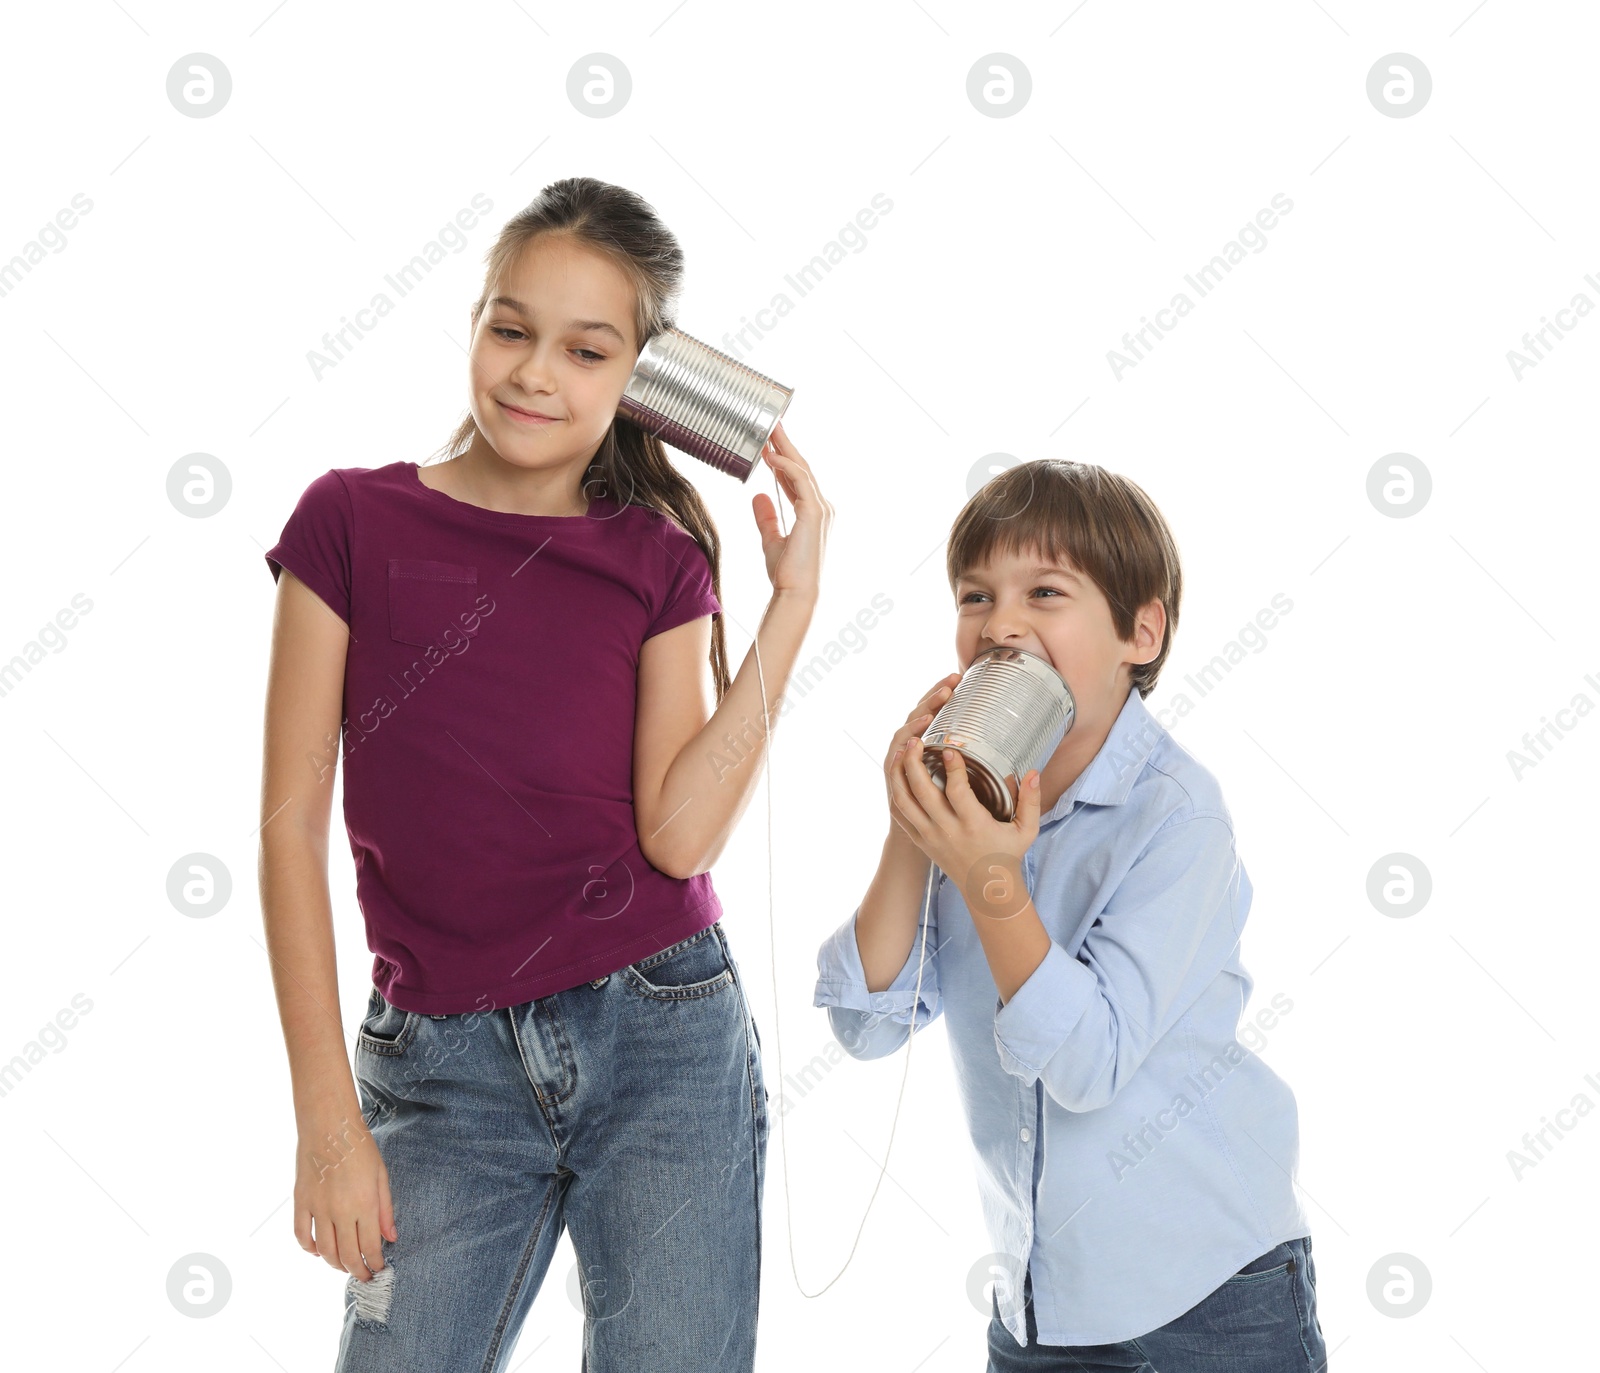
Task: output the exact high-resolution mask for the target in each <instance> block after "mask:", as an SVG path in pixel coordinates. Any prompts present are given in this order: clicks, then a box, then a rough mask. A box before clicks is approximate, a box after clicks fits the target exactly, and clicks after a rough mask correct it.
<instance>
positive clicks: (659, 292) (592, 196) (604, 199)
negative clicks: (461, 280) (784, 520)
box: [430, 176, 732, 702]
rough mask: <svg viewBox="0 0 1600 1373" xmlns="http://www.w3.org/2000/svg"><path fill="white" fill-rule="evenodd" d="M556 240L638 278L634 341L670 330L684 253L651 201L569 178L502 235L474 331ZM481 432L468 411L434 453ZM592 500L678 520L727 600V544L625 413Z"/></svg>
mask: <svg viewBox="0 0 1600 1373" xmlns="http://www.w3.org/2000/svg"><path fill="white" fill-rule="evenodd" d="M549 234H560V235H563V236H564V237H566V238H568V239H570V240H572V241H575V242H578V243H581V244H584V245H585V246H587V247H589V248H593V249H595V250H596V251H598V252H601V253H604V254H605V255H606V256H607V257H608V258H609V259H610V260H611V261H612V262H614V263H615V264H616V265H617V266H618V267H619V268H620V269H621V270H622V271H623V272H624V273H625V274H626V275H627V277H628V279H629V280H630V281H632V282H633V286H634V299H635V301H636V302H637V304H636V306H635V309H634V321H633V323H634V337H635V338H637V339H638V340H639V346H640V347H641V348H642V347H643V346H644V344H645V342H646V341H647V340H649V339H650V338H651V337H652V336H653V335H655V334H657V333H659V332H660V331H661V330H663V329H668V328H671V327H672V326H673V324H674V314H673V312H674V310H675V308H676V304H677V296H678V292H679V290H680V289H681V287H682V283H683V250H682V249H681V248H679V247H678V240H677V239H676V238H674V237H673V235H672V232H671V231H670V230H669V229H668V228H667V227H666V225H665V224H663V223H662V222H661V220H660V219H658V218H657V217H656V212H655V211H654V210H653V209H652V208H651V207H650V205H649V204H648V203H647V202H646V201H645V200H644V199H643V198H642V197H640V196H638V195H636V194H634V192H632V191H629V190H626V189H624V188H623V187H621V186H612V185H608V184H607V183H606V182H604V181H596V180H595V179H594V178H593V177H587V176H572V177H567V178H566V179H564V180H562V181H552V182H551V183H550V184H549V185H548V186H546V187H545V188H544V189H543V190H542V191H540V192H539V194H538V195H537V196H536V197H534V199H533V201H532V202H531V203H530V204H528V206H527V207H526V208H524V209H522V210H520V211H518V213H517V214H516V215H514V216H513V217H512V218H511V219H510V220H508V221H507V223H506V225H505V227H504V228H503V229H501V231H500V236H499V238H497V239H496V240H495V243H494V246H493V247H492V248H490V249H489V252H488V254H487V255H486V258H485V261H486V263H487V270H486V271H485V273H484V283H483V291H482V293H481V294H480V295H479V296H478V301H477V304H475V305H474V306H473V307H472V327H473V331H474V333H476V331H477V327H478V318H479V316H480V315H481V314H482V313H483V308H484V305H485V304H486V303H487V301H488V299H489V297H490V295H491V294H492V293H493V289H494V287H495V284H496V283H497V282H498V281H500V280H502V279H503V276H504V274H505V272H506V270H507V268H509V267H510V266H511V264H512V263H514V262H515V261H516V260H517V256H518V254H520V253H521V252H522V250H523V249H524V248H526V247H527V246H528V245H529V244H531V243H533V242H534V241H535V240H536V239H540V238H543V237H545V236H546V235H549ZM477 434H478V425H477V421H476V420H475V419H474V418H473V416H472V411H471V410H470V409H469V410H468V411H467V413H466V416H465V417H464V418H463V419H462V421H461V423H460V424H458V425H457V426H456V430H455V433H453V434H452V435H451V436H450V438H449V440H448V442H446V443H445V445H444V447H443V448H440V449H438V450H437V452H435V453H434V454H432V455H430V456H433V457H440V456H441V455H442V458H443V459H449V458H453V457H456V456H457V455H458V454H460V453H463V452H465V451H466V450H467V449H468V448H469V447H470V446H471V445H472V443H473V441H474V439H475V438H476V437H477ZM583 489H584V492H585V493H586V494H587V495H589V496H590V497H595V496H609V497H611V498H613V499H615V500H616V502H617V504H618V505H619V506H627V505H642V506H644V507H646V508H647V509H650V510H655V511H657V512H658V513H660V514H662V515H665V516H667V517H668V518H669V519H672V520H674V521H676V522H677V523H678V524H679V525H681V526H682V527H683V528H684V530H686V531H687V532H688V533H689V534H690V535H691V536H692V537H693V538H694V541H695V542H696V543H698V544H699V545H700V547H701V549H702V551H704V553H705V555H706V560H707V561H708V562H709V563H710V564H711V587H712V590H713V591H714V592H715V593H716V595H717V599H718V600H719V601H720V600H721V599H722V567H721V555H722V545H721V541H720V540H719V539H718V538H717V528H716V526H715V525H714V524H712V522H711V516H710V513H709V512H708V511H707V510H706V507H705V502H704V501H702V500H701V499H700V493H699V492H697V491H696V490H695V489H694V487H693V486H692V485H691V484H690V483H689V482H688V480H687V479H685V478H684V477H683V475H682V474H681V473H680V472H679V471H678V469H677V468H676V467H674V466H673V465H672V463H671V461H670V460H669V459H668V457H667V452H666V449H665V447H664V446H663V445H662V443H661V440H660V439H658V438H656V437H655V435H653V434H647V433H645V431H644V430H642V429H640V428H639V427H638V426H636V425H634V424H632V423H631V422H630V421H628V420H627V419H625V418H623V416H621V415H620V414H619V415H618V416H617V417H616V418H615V419H614V420H613V421H612V422H611V428H610V429H608V430H607V431H606V436H605V439H604V440H603V441H602V442H601V444H600V447H599V450H598V451H597V452H596V453H595V457H594V461H593V462H592V463H591V464H590V466H589V470H588V475H587V476H586V477H585V479H584V483H583ZM722 618H723V617H722V616H721V615H720V614H718V615H714V616H713V617H712V621H711V675H712V679H713V681H714V684H715V687H716V693H717V700H718V701H719V702H720V701H721V700H722V698H723V696H724V695H725V694H726V692H727V690H728V688H729V687H730V686H731V685H732V679H731V677H730V676H729V674H728V649H727V637H726V634H725V633H724V630H723V623H722Z"/></svg>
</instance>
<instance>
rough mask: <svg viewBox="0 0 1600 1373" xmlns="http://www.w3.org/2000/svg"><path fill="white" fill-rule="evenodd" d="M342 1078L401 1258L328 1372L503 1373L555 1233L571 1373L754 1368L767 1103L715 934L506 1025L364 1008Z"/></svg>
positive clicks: (355, 1302) (355, 1310)
mask: <svg viewBox="0 0 1600 1373" xmlns="http://www.w3.org/2000/svg"><path fill="white" fill-rule="evenodd" d="M355 1067H356V1082H357V1085H358V1088H359V1090H360V1093H361V1104H362V1115H363V1117H364V1118H365V1120H366V1122H367V1126H368V1128H369V1129H370V1130H371V1132H372V1136H373V1138H374V1140H375V1141H376V1142H377V1145H378V1150H379V1153H380V1154H381V1156H382V1158H383V1161H384V1164H385V1166H386V1168H387V1169H388V1173H389V1187H390V1195H391V1197H392V1199H393V1202H394V1214H395V1226H396V1228H397V1229H398V1230H399V1233H400V1238H399V1240H398V1241H396V1242H393V1243H391V1242H390V1241H389V1239H388V1238H387V1237H384V1238H383V1240H382V1245H383V1258H384V1264H385V1267H384V1268H383V1269H382V1270H380V1271H379V1272H378V1273H376V1274H375V1275H374V1277H373V1278H372V1279H371V1280H370V1281H368V1282H365V1283H363V1282H360V1281H358V1280H357V1279H356V1278H355V1277H351V1278H349V1279H348V1280H347V1282H346V1284H345V1312H344V1327H343V1331H342V1333H341V1336H340V1340H339V1357H338V1362H337V1364H336V1366H335V1367H336V1370H337V1373H422V1371H423V1370H426V1373H445V1371H446V1370H448V1373H468V1370H470V1371H471V1373H497V1371H498V1370H504V1369H507V1368H509V1367H510V1360H511V1353H512V1350H513V1348H514V1347H515V1345H516V1343H517V1334H518V1332H519V1331H520V1330H521V1328H522V1323H523V1320H524V1319H525V1318H526V1316H527V1314H528V1310H529V1308H530V1307H531V1306H532V1305H533V1300H534V1297H535V1296H537V1295H538V1292H539V1288H540V1285H541V1284H542V1283H543V1281H544V1277H545V1272H546V1270H547V1269H548V1267H549V1265H550V1257H551V1254H552V1253H553V1251H554V1249H555V1247H556V1241H557V1240H558V1239H559V1238H560V1235H561V1232H562V1229H563V1227H565V1228H566V1229H567V1230H568V1231H569V1232H570V1234H571V1238H572V1247H573V1251H574V1253H575V1254H576V1256H577V1269H578V1271H577V1274H576V1276H575V1281H576V1287H575V1288H569V1289H568V1290H569V1292H571V1293H572V1295H573V1299H574V1301H578V1300H581V1301H582V1304H583V1312H584V1326H583V1363H582V1369H583V1370H584V1373H638V1371H639V1370H644V1369H649V1370H652V1373H691V1370H692V1371H693V1373H734V1371H735V1370H738V1371H739V1373H749V1370H751V1369H752V1368H753V1367H754V1363H755V1338H756V1309H757V1300H758V1295H759V1290H760V1280H761V1194H762V1183H763V1175H764V1172H765V1162H766V1146H767V1135H768V1129H769V1125H768V1117H767V1091H766V1086H765V1083H764V1081H763V1077H762V1072H761V1051H760V1037H759V1035H758V1034H757V1033H756V1028H755V1020H754V1017H753V1016H752V1015H751V1013H750V1007H749V1003H748V1001H747V1000H746V999H745V994H744V986H743V983H742V982H741V980H740V978H739V971H738V965H737V964H736V963H735V961H734V959H733V956H732V954H731V953H730V952H729V949H728V942H727V936H726V934H725V933H724V932H723V930H722V926H721V922H720V921H719V922H717V923H716V924H714V925H711V926H708V927H707V928H706V929H704V930H702V931H700V933H699V934H696V935H693V936H691V937H690V938H688V939H686V940H683V941H682V942H680V943H677V944H674V945H672V946H670V947H669V948H666V949H663V950H661V951H660V952H659V953H655V954H652V955H651V956H650V957H648V958H645V959H642V960H640V961H639V962H638V963H633V964H630V965H629V966H627V967H625V968H622V969H619V970H618V971H617V972H615V973H611V974H608V975H607V976H605V977H601V978H596V979H595V980H594V981H593V982H585V983H582V984H581V985H579V986H577V987H572V988H569V989H567V990H565V991H561V992H556V993H554V994H552V995H550V996H545V997H540V998H539V999H537V1000H535V1001H528V1002H524V1003H523V1004H522V1005H520V1006H511V1007H502V1008H500V1009H499V1010H494V1011H487V1012H467V1013H464V1014H461V1015H444V1016H434V1015H429V1014H426V1013H423V1012H416V1011H403V1010H400V1009H399V1008H397V1007H395V1006H391V1005H390V1004H389V1003H388V1002H387V1001H385V1000H384V998H383V997H382V996H381V995H380V994H379V993H378V991H377V990H376V989H374V990H373V992H372V996H371V999H370V1002H369V1007H368V1011H367V1016H366V1019H365V1020H364V1021H363V1022H362V1026H361V1033H360V1035H359V1043H358V1046H357V1049H356V1059H355ZM561 1279H562V1281H563V1282H564V1283H565V1281H566V1280H567V1279H566V1275H565V1274H563V1275H561Z"/></svg>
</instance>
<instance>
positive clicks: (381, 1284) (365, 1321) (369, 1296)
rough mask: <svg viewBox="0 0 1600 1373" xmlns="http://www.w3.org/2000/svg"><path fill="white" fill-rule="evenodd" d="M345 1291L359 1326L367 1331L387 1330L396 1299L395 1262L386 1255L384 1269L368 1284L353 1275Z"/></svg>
mask: <svg viewBox="0 0 1600 1373" xmlns="http://www.w3.org/2000/svg"><path fill="white" fill-rule="evenodd" d="M345 1291H346V1292H348V1293H349V1295H350V1303H351V1305H352V1306H354V1307H355V1313H356V1324H357V1325H359V1326H361V1327H362V1328H363V1329H365V1330H387V1329H388V1328H389V1308H390V1304H391V1302H392V1301H393V1299H394V1260H393V1259H391V1258H389V1257H388V1255H385V1256H384V1265H383V1267H382V1268H381V1269H379V1270H378V1271H377V1272H376V1273H374V1274H373V1275H372V1278H371V1280H370V1281H368V1282H361V1281H359V1280H358V1279H357V1278H356V1276H355V1274H354V1273H352V1274H351V1275H350V1277H349V1278H348V1280H347V1281H346V1282H345Z"/></svg>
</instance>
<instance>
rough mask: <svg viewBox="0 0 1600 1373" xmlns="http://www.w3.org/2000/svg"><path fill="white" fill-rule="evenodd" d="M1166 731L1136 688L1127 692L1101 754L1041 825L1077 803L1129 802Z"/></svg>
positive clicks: (1042, 820) (1067, 810) (1044, 817)
mask: <svg viewBox="0 0 1600 1373" xmlns="http://www.w3.org/2000/svg"><path fill="white" fill-rule="evenodd" d="M1166 732H1167V731H1166V730H1165V729H1164V728H1163V727H1162V725H1161V724H1160V722H1159V721H1158V720H1157V719H1156V718H1155V716H1153V715H1152V714H1151V713H1150V711H1149V710H1148V709H1147V708H1146V706H1145V703H1144V698H1143V697H1142V696H1140V695H1139V688H1138V687H1130V688H1129V689H1128V699H1127V700H1126V701H1124V702H1123V704H1122V709H1121V710H1120V711H1119V712H1117V718H1116V720H1115V721H1114V722H1113V723H1112V726H1111V732H1110V733H1109V734H1107V735H1106V740H1105V743H1103V744H1101V745H1100V751H1099V752H1098V753H1096V754H1095V756H1094V757H1093V758H1092V759H1091V760H1090V761H1089V766H1088V767H1086V768H1085V769H1084V770H1083V771H1082V772H1081V773H1079V774H1078V779H1077V781H1075V782H1074V783H1073V784H1072V785H1071V786H1070V787H1068V788H1067V789H1066V790H1065V791H1064V792H1062V793H1061V799H1060V800H1058V801H1057V802H1056V803H1055V805H1053V806H1051V807H1050V809H1049V810H1048V811H1046V812H1045V813H1044V814H1043V815H1041V816H1040V817H1039V824H1040V827H1041V828H1042V827H1043V826H1045V825H1047V824H1049V823H1050V821H1052V820H1056V819H1059V818H1060V817H1061V816H1063V815H1065V814H1067V812H1069V811H1070V810H1071V809H1072V807H1073V806H1074V804H1076V803H1077V802H1079V801H1084V802H1087V803H1089V804H1091V805H1096V806H1120V805H1121V804H1122V803H1123V802H1124V801H1126V800H1127V799H1128V793H1129V792H1131V791H1132V790H1133V784H1134V781H1135V780H1136V779H1137V778H1138V776H1139V774H1140V773H1141V772H1142V771H1143V770H1144V764H1145V760H1146V759H1147V758H1149V757H1150V753H1151V750H1153V749H1154V748H1155V746H1156V744H1157V743H1158V742H1159V741H1160V739H1161V737H1162V736H1163V735H1164V734H1165V733H1166Z"/></svg>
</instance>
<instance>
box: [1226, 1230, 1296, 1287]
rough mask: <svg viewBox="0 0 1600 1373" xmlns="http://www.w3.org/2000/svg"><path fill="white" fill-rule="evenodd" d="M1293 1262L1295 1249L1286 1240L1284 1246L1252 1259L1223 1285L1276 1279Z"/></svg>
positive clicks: (1279, 1245)
mask: <svg viewBox="0 0 1600 1373" xmlns="http://www.w3.org/2000/svg"><path fill="white" fill-rule="evenodd" d="M1293 1262H1294V1247H1293V1246H1292V1245H1291V1244H1290V1243H1289V1241H1288V1240H1285V1241H1284V1242H1283V1243H1282V1244H1275V1245H1274V1246H1273V1247H1272V1248H1271V1249H1269V1250H1267V1252H1266V1253H1265V1254H1261V1255H1259V1256H1258V1257H1256V1258H1253V1259H1251V1260H1250V1262H1249V1263H1247V1264H1245V1266H1244V1267H1243V1268H1241V1269H1240V1270H1239V1271H1238V1272H1237V1273H1235V1274H1234V1275H1233V1276H1232V1277H1231V1278H1228V1279H1227V1280H1226V1282H1225V1283H1224V1284H1223V1285H1224V1286H1226V1285H1227V1284H1228V1283H1241V1284H1242V1283H1250V1282H1257V1281H1259V1280H1261V1279H1263V1278H1270V1277H1274V1276H1276V1275H1278V1274H1281V1273H1283V1272H1284V1271H1285V1270H1286V1269H1287V1268H1288V1267H1289V1265H1290V1264H1291V1263H1293Z"/></svg>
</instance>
